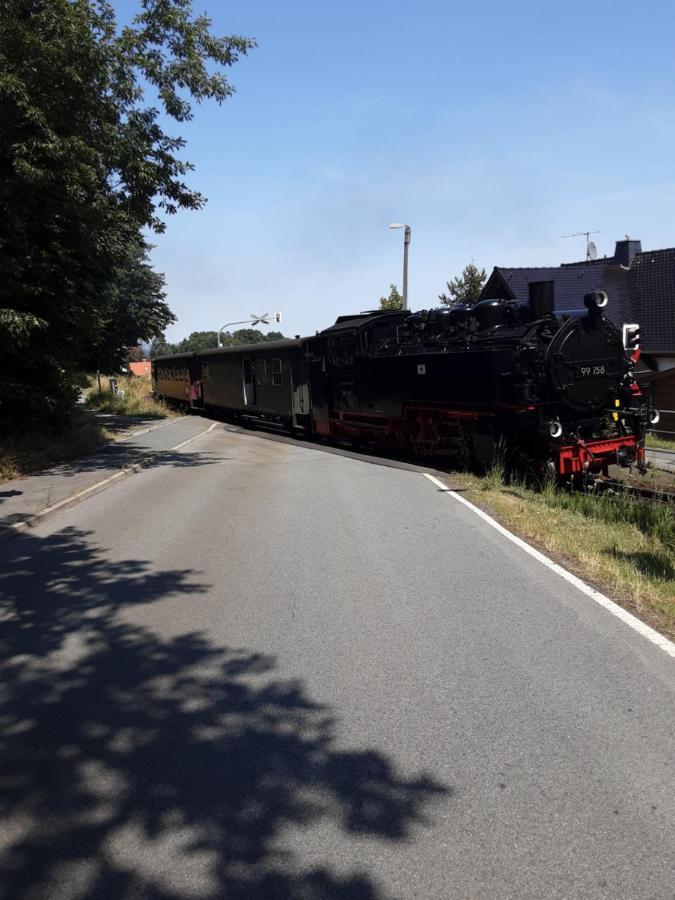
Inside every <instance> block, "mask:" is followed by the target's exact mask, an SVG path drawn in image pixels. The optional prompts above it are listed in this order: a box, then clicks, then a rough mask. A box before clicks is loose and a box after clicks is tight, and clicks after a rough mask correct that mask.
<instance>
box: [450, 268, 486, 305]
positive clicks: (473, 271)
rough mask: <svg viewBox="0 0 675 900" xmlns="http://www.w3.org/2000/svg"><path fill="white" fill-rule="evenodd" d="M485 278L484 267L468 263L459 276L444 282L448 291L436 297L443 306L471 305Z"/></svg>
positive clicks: (476, 299)
mask: <svg viewBox="0 0 675 900" xmlns="http://www.w3.org/2000/svg"><path fill="white" fill-rule="evenodd" d="M486 278H487V273H486V272H485V269H479V268H478V266H475V265H474V264H473V263H469V265H468V266H465V267H464V269H463V271H462V274H461V275H460V276H459V277H457V278H453V279H452V281H448V282H446V286H447V290H448V293H447V294H445V293H443V294H439V295H438V299H439V300H440V301H441V303H442V304H443V305H444V306H463V305H464V304H467V305H473V304H474V303H476V302H477V301H478V299H479V297H480V292H481V290H482V289H483V285H484V284H485V280H486Z"/></svg>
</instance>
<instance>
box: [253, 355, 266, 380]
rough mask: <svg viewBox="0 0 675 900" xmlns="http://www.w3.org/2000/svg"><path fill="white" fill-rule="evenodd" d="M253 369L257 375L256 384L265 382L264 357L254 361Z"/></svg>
mask: <svg viewBox="0 0 675 900" xmlns="http://www.w3.org/2000/svg"><path fill="white" fill-rule="evenodd" d="M255 371H256V375H257V376H258V384H267V363H266V362H265V360H264V359H257V360H256V361H255Z"/></svg>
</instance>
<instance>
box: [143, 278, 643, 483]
mask: <svg viewBox="0 0 675 900" xmlns="http://www.w3.org/2000/svg"><path fill="white" fill-rule="evenodd" d="M606 305H607V295H606V294H604V293H603V292H601V291H595V292H593V293H590V294H587V295H586V296H585V297H584V307H585V308H584V309H581V310H579V309H577V310H568V311H560V310H555V304H554V297H553V284H552V283H550V282H541V283H539V284H531V285H530V297H529V302H528V303H519V302H517V301H510V300H503V299H495V300H483V301H481V302H479V303H477V304H476V305H474V306H471V307H469V306H460V307H455V308H451V309H447V308H444V309H430V310H422V311H419V312H414V313H410V312H408V311H407V310H395V311H376V312H366V313H361V314H359V315H352V316H340V317H339V318H338V319H337V321H336V323H335V324H334V325H333V326H331V327H330V328H327V329H325V330H324V331H321V332H317V334H316V335H314V336H312V337H306V338H296V339H295V340H284V341H278V342H274V343H262V344H254V345H249V346H245V347H226V348H217V349H213V350H207V351H203V352H200V353H189V354H179V355H173V356H164V357H158V358H157V359H155V360H153V367H152V377H153V390H154V392H155V394H156V395H157V396H159V397H163V398H166V399H168V400H173V401H178V402H181V403H186V404H189V405H190V406H191V407H193V408H197V409H204V410H205V411H207V412H212V413H222V414H226V415H228V416H231V417H232V418H234V419H242V420H248V421H254V422H258V423H260V422H262V423H265V425H266V426H267V427H277V428H285V429H289V430H292V431H294V432H295V433H297V434H304V435H306V436H317V437H323V438H330V439H333V440H339V441H345V442H351V443H356V444H369V445H373V444H374V445H378V446H379V447H381V448H382V449H384V450H390V451H397V452H401V451H407V452H412V453H413V454H414V455H416V456H440V455H446V456H451V457H454V458H455V459H457V460H458V461H459V462H461V463H462V464H464V465H472V464H474V465H482V466H489V465H490V464H492V463H493V462H494V461H495V460H497V459H501V460H503V461H504V462H505V463H506V464H507V466H509V467H511V466H513V467H517V468H518V467H525V468H527V469H529V470H530V471H534V472H537V473H539V474H542V475H543V474H545V473H547V472H548V473H551V474H552V475H555V476H557V477H558V478H559V479H561V480H569V479H571V478H578V477H582V476H583V477H587V476H591V475H593V474H594V473H599V472H603V473H606V472H607V469H608V467H609V466H610V465H612V464H619V465H622V466H630V465H633V464H635V465H637V466H638V468H639V469H641V470H642V469H643V468H644V436H645V432H646V430H647V429H648V428H649V427H650V424H655V422H656V421H658V413H657V412H656V411H655V410H653V409H651V408H650V406H649V404H648V402H647V401H646V400H645V398H644V397H643V396H642V395H641V393H640V389H639V387H638V385H637V383H636V381H635V379H634V378H633V369H634V367H635V364H636V362H637V358H638V356H639V349H638V348H637V347H636V346H629V347H628V348H626V347H624V338H623V336H622V333H621V332H620V331H619V330H618V329H617V328H616V326H615V325H613V324H612V322H611V321H610V320H609V319H608V318H607V317H606V316H605V314H604V312H603V310H604V308H605V307H606ZM632 343H633V344H636V343H637V336H634V337H633V340H632Z"/></svg>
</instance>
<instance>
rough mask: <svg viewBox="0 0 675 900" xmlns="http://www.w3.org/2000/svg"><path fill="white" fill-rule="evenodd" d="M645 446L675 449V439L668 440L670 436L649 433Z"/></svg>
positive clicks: (655, 448) (658, 448)
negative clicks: (662, 436) (663, 436)
mask: <svg viewBox="0 0 675 900" xmlns="http://www.w3.org/2000/svg"><path fill="white" fill-rule="evenodd" d="M645 446H646V447H651V448H652V450H674V451H675V441H673V440H668V438H661V437H655V435H653V434H648V435H647V437H646V438H645Z"/></svg>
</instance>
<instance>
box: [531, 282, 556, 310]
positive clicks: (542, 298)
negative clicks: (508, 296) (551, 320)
mask: <svg viewBox="0 0 675 900" xmlns="http://www.w3.org/2000/svg"><path fill="white" fill-rule="evenodd" d="M528 290H529V294H530V309H531V310H532V317H533V318H534V319H542V318H543V317H544V316H549V315H551V313H552V312H553V311H554V310H555V281H531V282H530V283H529V284H528Z"/></svg>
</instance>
